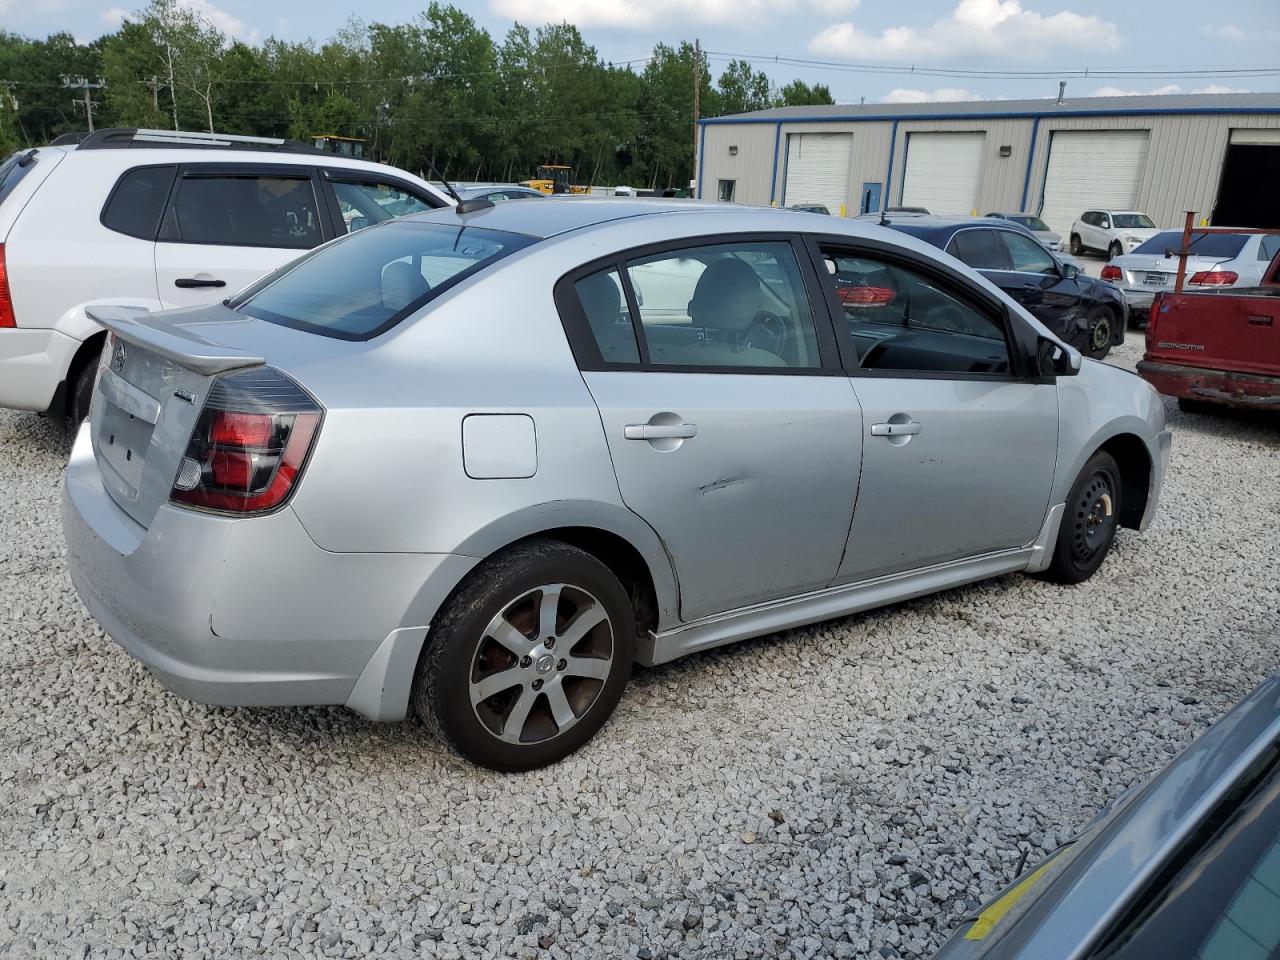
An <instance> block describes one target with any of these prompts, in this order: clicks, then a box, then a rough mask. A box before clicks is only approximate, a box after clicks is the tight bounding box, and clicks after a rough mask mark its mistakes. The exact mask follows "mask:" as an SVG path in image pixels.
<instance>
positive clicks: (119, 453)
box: [96, 398, 155, 499]
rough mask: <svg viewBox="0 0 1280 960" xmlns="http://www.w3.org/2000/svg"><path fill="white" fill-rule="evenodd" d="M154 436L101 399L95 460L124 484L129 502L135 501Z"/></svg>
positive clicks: (141, 422)
mask: <svg viewBox="0 0 1280 960" xmlns="http://www.w3.org/2000/svg"><path fill="white" fill-rule="evenodd" d="M154 432H155V427H154V426H153V425H152V424H150V423H147V422H146V421H145V420H141V419H139V418H138V417H135V416H134V415H133V414H131V413H129V412H128V411H127V410H122V409H121V408H120V407H118V406H116V405H115V404H114V403H112V402H111V401H110V400H106V399H105V398H104V402H103V405H102V420H101V421H100V423H99V425H98V442H97V444H96V446H97V453H98V459H99V461H101V462H102V463H104V464H105V465H106V466H108V467H110V468H111V469H112V471H114V472H115V474H116V476H117V477H118V478H119V479H120V480H121V481H122V482H123V483H124V485H125V486H126V487H127V488H128V489H127V493H128V495H129V498H130V499H137V495H138V489H139V487H140V486H141V485H142V470H143V467H144V466H145V465H146V461H147V451H148V450H149V449H150V447H151V435H152V433H154Z"/></svg>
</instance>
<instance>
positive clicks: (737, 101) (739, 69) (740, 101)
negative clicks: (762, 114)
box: [717, 60, 774, 113]
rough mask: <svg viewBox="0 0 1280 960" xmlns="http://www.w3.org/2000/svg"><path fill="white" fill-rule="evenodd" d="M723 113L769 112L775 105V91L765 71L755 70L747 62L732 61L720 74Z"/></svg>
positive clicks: (721, 108) (719, 84)
mask: <svg viewBox="0 0 1280 960" xmlns="http://www.w3.org/2000/svg"><path fill="white" fill-rule="evenodd" d="M717 86H718V88H719V90H720V112H721V113H747V112H748V111H750V110H767V109H768V108H769V107H772V106H773V105H774V95H773V89H772V87H771V86H770V84H769V77H768V76H767V75H766V74H765V72H764V71H763V70H756V69H754V68H753V67H752V66H751V64H749V63H748V62H747V61H745V60H731V61H730V62H729V65H728V66H727V67H725V68H724V72H723V73H721V74H720V82H719V83H718V84H717Z"/></svg>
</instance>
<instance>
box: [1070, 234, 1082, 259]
mask: <svg viewBox="0 0 1280 960" xmlns="http://www.w3.org/2000/svg"><path fill="white" fill-rule="evenodd" d="M1082 253H1084V244H1083V243H1081V242H1080V234H1078V233H1073V234H1072V235H1071V255H1072V256H1073V257H1078V256H1080V254H1082Z"/></svg>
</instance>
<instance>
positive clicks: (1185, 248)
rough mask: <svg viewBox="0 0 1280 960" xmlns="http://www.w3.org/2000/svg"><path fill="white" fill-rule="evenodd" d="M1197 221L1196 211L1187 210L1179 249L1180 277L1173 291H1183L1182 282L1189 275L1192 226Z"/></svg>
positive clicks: (1175, 282)
mask: <svg viewBox="0 0 1280 960" xmlns="http://www.w3.org/2000/svg"><path fill="white" fill-rule="evenodd" d="M1195 223H1196V212H1195V211H1194V210H1188V211H1187V222H1186V223H1185V224H1183V226H1182V246H1181V247H1180V248H1179V249H1178V279H1176V280H1175V281H1174V282H1173V292H1174V293H1181V292H1182V282H1183V280H1185V279H1186V277H1187V257H1188V256H1190V254H1191V228H1192V227H1193V226H1195Z"/></svg>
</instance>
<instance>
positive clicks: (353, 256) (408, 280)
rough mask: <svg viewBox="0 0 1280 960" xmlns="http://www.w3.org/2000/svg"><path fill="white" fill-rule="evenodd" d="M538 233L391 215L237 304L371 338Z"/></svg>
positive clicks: (331, 332)
mask: <svg viewBox="0 0 1280 960" xmlns="http://www.w3.org/2000/svg"><path fill="white" fill-rule="evenodd" d="M533 240H534V238H533V237H528V236H523V235H521V234H515V233H504V232H501V231H498V230H483V229H480V228H478V227H467V226H461V225H458V226H454V225H445V224H439V223H422V222H418V221H403V220H393V221H390V222H388V223H384V224H383V225H382V226H379V227H377V228H371V229H368V230H360V231H359V232H357V233H353V234H351V235H350V236H348V237H346V238H345V239H343V240H341V241H339V242H337V243H334V244H331V245H329V246H327V247H325V248H324V249H323V250H317V251H316V252H315V253H314V254H312V255H311V256H309V257H305V258H303V259H302V260H298V261H295V262H294V263H293V264H291V265H290V266H288V267H286V268H284V269H283V270H281V271H280V272H278V273H276V274H273V275H272V276H271V277H269V278H268V279H267V280H266V281H265V282H264V283H263V284H262V285H260V286H258V287H256V288H254V289H252V290H251V291H250V292H249V296H248V298H247V299H245V300H243V301H241V302H240V303H238V304H236V307H237V309H239V310H240V311H241V312H242V313H247V314H249V315H250V316H253V317H258V318H259V319H261V320H267V321H270V322H271V323H278V324H281V325H283V326H286V327H294V328H296V329H299V330H308V331H310V332H312V333H319V334H323V335H324V336H328V337H336V338H338V339H341V340H367V339H369V338H370V337H376V336H377V335H378V334H380V333H383V332H385V331H386V330H389V329H391V328H392V327H393V326H395V325H396V324H397V323H399V322H400V321H401V320H403V319H404V318H405V317H407V316H409V315H410V314H411V313H413V312H415V311H416V310H418V309H420V308H421V307H422V306H424V305H425V304H427V303H428V302H429V301H431V300H432V299H434V298H435V297H437V296H439V295H440V294H441V293H443V292H444V291H445V290H448V289H449V288H450V287H452V286H454V285H455V284H457V283H459V282H461V281H462V280H464V279H465V278H467V277H469V276H471V275H472V274H474V273H476V272H478V271H479V270H482V269H484V268H485V267H486V266H489V265H490V264H492V263H494V262H496V261H497V260H500V259H502V258H503V257H505V256H508V255H509V254H511V253H514V252H515V251H516V250H519V249H521V248H522V247H525V246H528V245H529V244H530V243H532V242H533Z"/></svg>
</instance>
